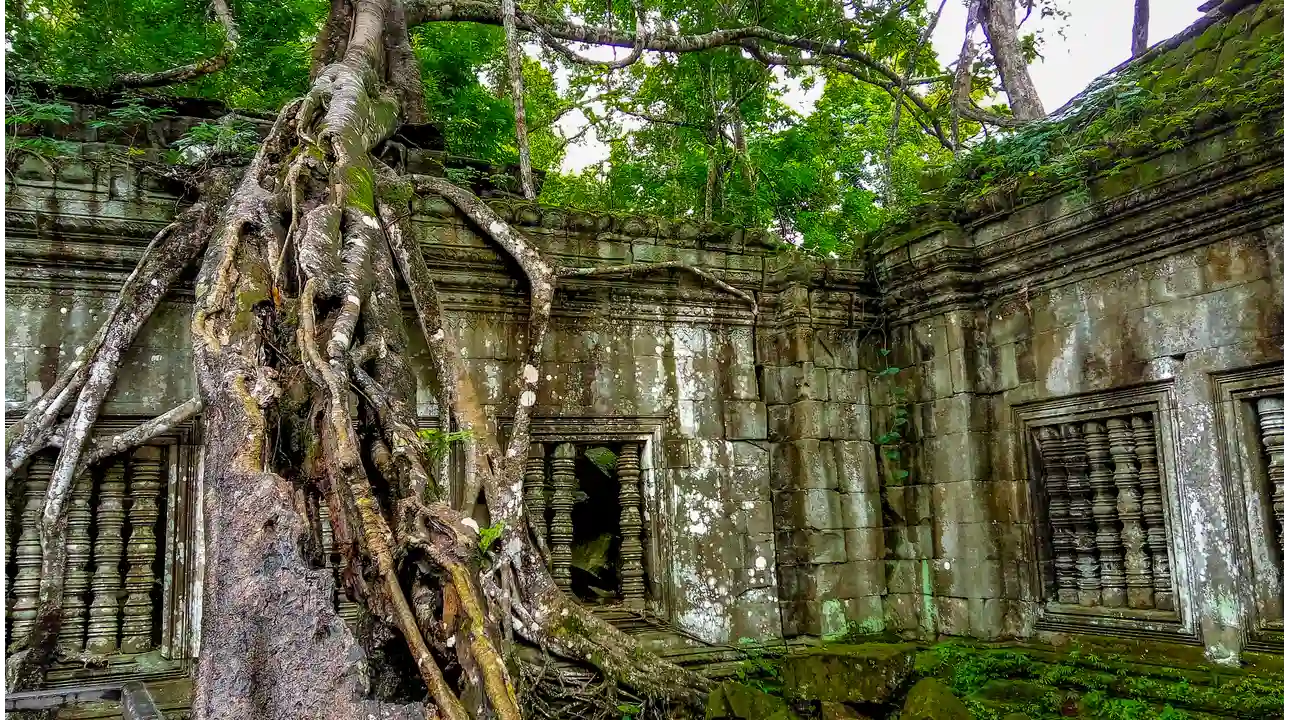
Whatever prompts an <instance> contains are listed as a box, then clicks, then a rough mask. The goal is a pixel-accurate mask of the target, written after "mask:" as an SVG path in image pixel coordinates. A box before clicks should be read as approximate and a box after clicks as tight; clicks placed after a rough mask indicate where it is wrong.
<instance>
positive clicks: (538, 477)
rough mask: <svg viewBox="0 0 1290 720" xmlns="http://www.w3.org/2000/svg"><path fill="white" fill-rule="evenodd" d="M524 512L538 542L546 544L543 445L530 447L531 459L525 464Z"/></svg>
mask: <svg viewBox="0 0 1290 720" xmlns="http://www.w3.org/2000/svg"><path fill="white" fill-rule="evenodd" d="M524 512H526V513H527V514H528V516H529V526H530V527H532V528H533V532H534V534H536V535H537V538H538V542H540V543H542V544H546V535H547V528H546V457H545V452H544V451H543V449H542V443H531V444H530V445H529V459H528V461H527V462H525V463H524Z"/></svg>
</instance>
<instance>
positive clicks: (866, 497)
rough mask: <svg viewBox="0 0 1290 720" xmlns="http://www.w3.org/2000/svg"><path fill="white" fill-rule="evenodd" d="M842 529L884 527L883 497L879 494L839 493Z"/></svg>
mask: <svg viewBox="0 0 1290 720" xmlns="http://www.w3.org/2000/svg"><path fill="white" fill-rule="evenodd" d="M838 504H839V506H840V508H841V517H842V527H844V528H880V527H882V497H881V496H880V495H879V493H877V492H861V493H838Z"/></svg>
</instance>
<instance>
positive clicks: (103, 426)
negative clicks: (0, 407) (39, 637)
mask: <svg viewBox="0 0 1290 720" xmlns="http://www.w3.org/2000/svg"><path fill="white" fill-rule="evenodd" d="M8 419H9V418H6V420H8ZM15 419H16V418H15ZM151 419H152V416H150V415H108V416H106V417H103V418H101V419H99V420H98V422H96V423H95V425H94V437H96V438H106V437H110V436H112V435H114V434H117V433H120V432H123V431H125V430H129V429H131V428H133V427H135V426H137V425H139V424H140V423H142V422H146V421H148V420H151ZM8 424H10V423H6V425H8ZM146 444H147V445H151V446H160V447H163V448H165V453H166V455H165V466H166V488H165V507H166V516H165V530H164V533H165V534H164V536H163V537H160V538H158V544H159V545H160V546H161V547H160V548H159V549H161V551H162V557H163V558H164V559H165V565H164V567H163V569H162V589H161V606H162V607H161V612H160V616H161V642H160V644H159V645H158V646H157V648H156V650H154V651H153V652H159V653H160V656H161V659H162V661H161V662H159V663H156V664H155V665H152V666H150V667H148V668H147V669H145V668H143V667H141V666H140V665H138V664H137V663H136V662H134V661H133V660H131V661H129V662H123V663H111V664H109V665H108V667H106V668H104V669H100V670H94V671H91V673H90V674H92V676H93V677H92V680H93V681H95V682H99V681H105V680H106V681H114V680H117V679H121V678H127V677H128V678H131V679H138V680H143V681H147V682H159V681H163V680H171V679H184V678H187V677H189V676H190V675H191V672H192V668H193V666H194V665H195V663H196V661H197V657H198V653H199V650H200V647H201V616H202V592H203V579H204V574H205V559H204V555H205V552H204V549H205V534H204V519H203V515H202V470H203V455H204V453H203V451H202V425H201V418H200V416H199V417H197V418H193V419H191V420H188V421H187V422H185V423H182V424H180V425H178V426H176V427H174V428H172V429H171V430H170V431H169V432H167V433H166V434H164V435H161V436H159V437H156V438H153V439H152V440H150V441H148V443H146ZM15 519H16V518H15ZM123 657H131V658H132V657H133V656H123ZM87 679H90V678H89V677H88V676H87V674H86V672H85V671H84V669H83V668H81V667H80V666H79V665H75V664H73V665H67V666H62V667H58V666H55V667H54V668H52V669H51V670H50V673H49V677H48V679H47V681H46V683H45V688H47V689H58V688H63V687H71V686H77V685H82V684H84V683H85V682H86V680H87Z"/></svg>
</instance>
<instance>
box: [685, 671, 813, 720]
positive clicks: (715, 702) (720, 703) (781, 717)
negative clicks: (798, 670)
mask: <svg viewBox="0 0 1290 720" xmlns="http://www.w3.org/2000/svg"><path fill="white" fill-rule="evenodd" d="M704 717H705V718H706V719H707V720H763V718H764V720H792V719H793V718H794V717H796V716H795V715H794V714H793V710H792V708H790V707H789V704H788V702H787V701H785V700H784V699H783V698H781V697H777V696H775V695H771V694H770V693H767V692H763V691H761V690H758V689H757V688H754V687H752V686H751V685H744V684H741V683H737V682H734V681H731V680H727V681H726V682H723V683H721V684H720V685H718V686H717V687H716V688H715V689H714V690H713V691H712V692H711V693H709V694H708V699H707V705H706V707H705V708H704Z"/></svg>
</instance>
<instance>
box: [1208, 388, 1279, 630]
mask: <svg viewBox="0 0 1290 720" xmlns="http://www.w3.org/2000/svg"><path fill="white" fill-rule="evenodd" d="M1212 385H1213V396H1214V398H1215V400H1216V402H1217V406H1218V421H1219V423H1218V429H1219V435H1220V443H1219V449H1220V455H1221V460H1222V467H1223V474H1224V480H1225V482H1224V487H1225V488H1226V489H1227V495H1228V497H1227V498H1226V500H1227V503H1228V508H1229V514H1230V516H1231V518H1232V523H1233V530H1234V532H1233V536H1234V537H1235V538H1236V540H1237V543H1238V546H1237V548H1236V549H1237V553H1238V556H1239V559H1240V563H1241V572H1242V575H1243V576H1244V578H1245V581H1244V582H1241V583H1239V586H1240V587H1241V588H1242V590H1243V591H1244V592H1246V594H1247V600H1248V601H1249V602H1250V603H1251V604H1252V606H1253V611H1254V612H1252V613H1247V615H1248V617H1249V620H1248V622H1247V625H1246V643H1247V645H1248V646H1249V647H1250V648H1251V649H1253V650H1260V651H1264V652H1277V653H1280V652H1282V650H1283V648H1284V635H1285V626H1284V620H1283V608H1284V599H1283V583H1284V577H1285V575H1284V572H1285V570H1284V563H1285V544H1284V543H1285V529H1284V528H1285V394H1284V393H1285V388H1284V385H1283V381H1282V366H1281V365H1280V364H1277V365H1271V366H1263V367H1255V368H1248V369H1242V370H1237V371H1234V372H1228V373H1219V374H1217V375H1215V376H1214V379H1213V383H1212Z"/></svg>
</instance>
